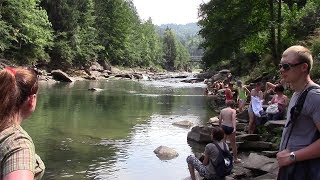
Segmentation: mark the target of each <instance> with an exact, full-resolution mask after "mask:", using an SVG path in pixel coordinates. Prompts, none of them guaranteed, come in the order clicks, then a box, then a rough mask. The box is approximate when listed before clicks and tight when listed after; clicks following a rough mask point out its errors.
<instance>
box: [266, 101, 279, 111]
mask: <svg viewBox="0 0 320 180" xmlns="http://www.w3.org/2000/svg"><path fill="white" fill-rule="evenodd" d="M278 112H279V108H278V103H274V104H271V105H269V106H268V107H267V109H266V113H268V114H276V113H278Z"/></svg>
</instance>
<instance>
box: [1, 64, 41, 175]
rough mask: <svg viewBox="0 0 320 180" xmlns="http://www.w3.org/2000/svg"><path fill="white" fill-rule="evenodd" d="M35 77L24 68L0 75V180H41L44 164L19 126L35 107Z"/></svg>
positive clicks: (33, 73)
mask: <svg viewBox="0 0 320 180" xmlns="http://www.w3.org/2000/svg"><path fill="white" fill-rule="evenodd" d="M37 92H38V80H37V75H36V73H35V72H34V71H33V70H29V69H24V68H5V69H3V70H1V71H0V102H1V106H0V147H1V148H0V160H1V175H0V176H1V177H0V179H7V180H14V179H24V180H29V179H40V178H41V177H42V176H43V173H44V168H45V167H44V164H43V162H42V161H41V159H40V157H39V156H38V155H37V154H36V153H35V147H34V144H33V141H32V139H31V137H30V136H29V135H28V133H27V132H26V131H24V130H23V128H22V127H21V126H20V124H21V123H22V122H23V121H24V120H25V119H26V118H28V117H29V116H30V115H31V114H32V113H33V111H34V110H35V107H36V102H37Z"/></svg>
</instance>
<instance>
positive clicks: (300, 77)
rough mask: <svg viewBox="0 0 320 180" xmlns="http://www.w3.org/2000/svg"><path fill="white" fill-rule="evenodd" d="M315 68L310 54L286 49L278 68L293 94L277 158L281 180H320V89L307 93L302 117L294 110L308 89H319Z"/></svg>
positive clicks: (300, 48) (295, 49) (295, 47)
mask: <svg viewBox="0 0 320 180" xmlns="http://www.w3.org/2000/svg"><path fill="white" fill-rule="evenodd" d="M312 64H313V58H312V55H311V52H310V51H309V50H308V49H307V48H305V47H303V46H291V47H289V48H288V49H286V50H285V51H284V52H283V54H282V58H281V62H280V64H279V68H280V73H281V77H282V79H283V80H284V81H285V82H286V83H290V87H291V88H292V89H293V90H294V93H293V95H292V97H291V100H290V103H289V106H288V113H287V122H286V126H285V127H284V129H283V133H282V139H281V143H280V149H279V152H278V154H277V160H278V163H279V167H280V170H279V173H278V179H279V180H287V179H295V180H302V179H320V151H319V149H320V139H319V138H320V133H319V131H320V108H319V107H320V89H312V90H310V91H309V92H308V94H307V96H306V98H305V101H304V105H303V106H302V109H301V111H299V112H301V113H300V115H297V112H298V111H297V110H298V109H299V108H296V107H295V105H296V103H297V102H298V99H299V97H300V95H301V94H302V93H303V92H304V91H305V90H306V89H307V88H309V87H311V86H314V87H317V88H319V85H318V84H316V83H314V82H313V81H312V80H311V77H310V70H311V68H312ZM290 112H292V114H291V113H290Z"/></svg>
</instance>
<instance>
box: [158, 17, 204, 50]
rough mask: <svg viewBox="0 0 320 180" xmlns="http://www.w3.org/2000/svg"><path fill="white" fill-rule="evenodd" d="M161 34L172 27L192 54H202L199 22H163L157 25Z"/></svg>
mask: <svg viewBox="0 0 320 180" xmlns="http://www.w3.org/2000/svg"><path fill="white" fill-rule="evenodd" d="M156 28H157V31H158V33H159V35H160V36H162V35H163V34H164V31H165V30H166V29H167V28H170V29H172V30H173V31H174V32H175V33H176V36H177V39H178V40H179V41H180V42H181V43H182V44H183V45H184V46H185V47H186V48H187V49H188V51H189V53H190V55H191V56H202V54H203V50H202V48H200V47H199V46H200V44H201V43H202V38H201V36H200V35H199V31H200V27H199V26H198V24H197V23H188V24H163V25H161V26H156Z"/></svg>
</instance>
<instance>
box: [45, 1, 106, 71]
mask: <svg viewBox="0 0 320 180" xmlns="http://www.w3.org/2000/svg"><path fill="white" fill-rule="evenodd" d="M41 5H42V6H43V7H44V8H45V9H46V10H47V12H48V16H49V19H50V21H51V23H52V25H53V29H54V34H55V40H54V41H55V43H54V46H53V48H52V50H51V51H50V57H51V65H52V66H54V67H56V68H68V67H71V66H72V65H78V66H82V65H83V66H86V65H88V64H90V63H91V62H93V61H96V60H97V55H98V52H99V51H100V50H101V49H102V46H100V45H99V44H98V43H97V41H96V39H97V37H96V29H95V28H94V22H95V18H94V16H93V15H94V14H93V12H94V9H93V7H94V3H93V1H92V0H43V1H42V4H41Z"/></svg>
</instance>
